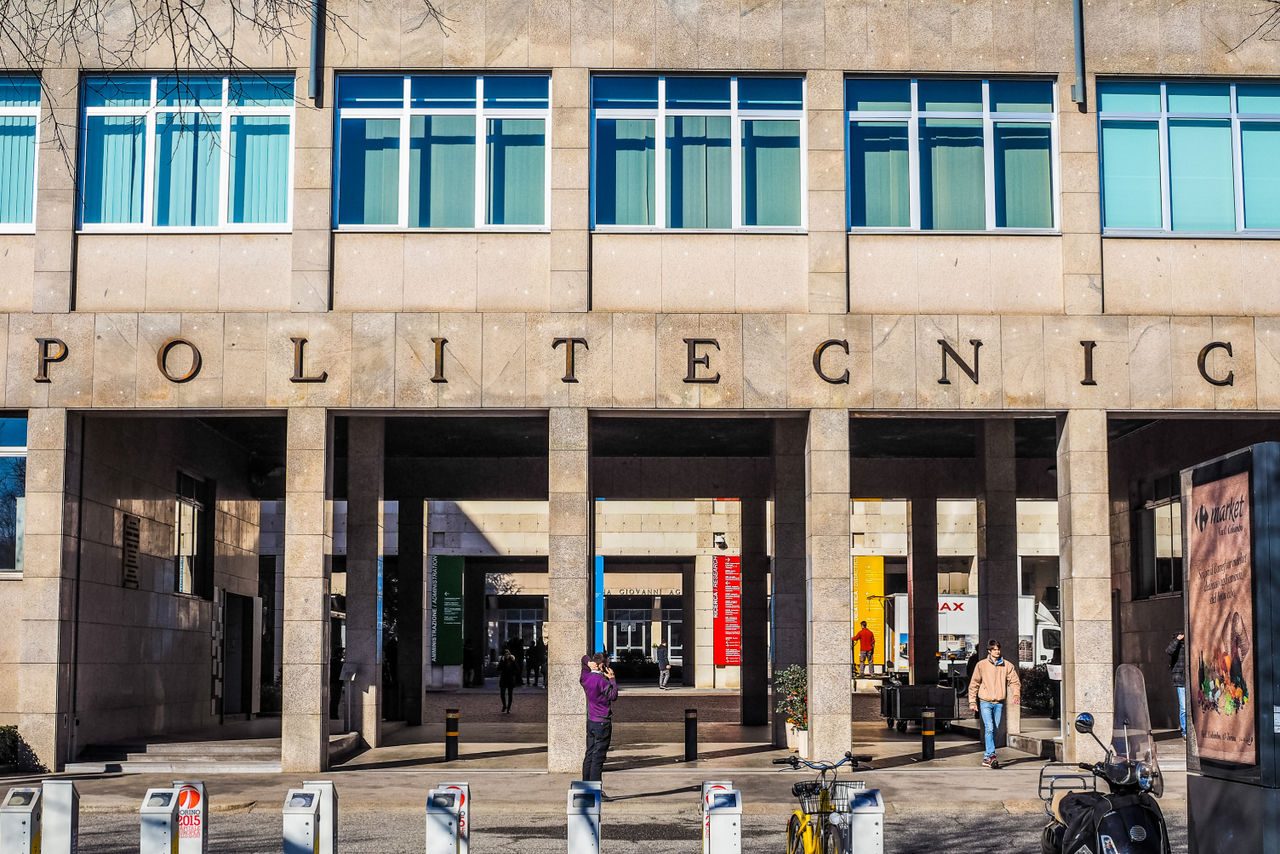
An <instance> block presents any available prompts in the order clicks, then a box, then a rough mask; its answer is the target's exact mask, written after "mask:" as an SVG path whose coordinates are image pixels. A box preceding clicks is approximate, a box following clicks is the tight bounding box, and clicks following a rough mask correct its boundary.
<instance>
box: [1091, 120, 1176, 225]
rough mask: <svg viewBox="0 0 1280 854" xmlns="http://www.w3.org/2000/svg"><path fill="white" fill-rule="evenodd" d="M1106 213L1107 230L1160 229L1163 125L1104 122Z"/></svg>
mask: <svg viewBox="0 0 1280 854" xmlns="http://www.w3.org/2000/svg"><path fill="white" fill-rule="evenodd" d="M1102 214H1103V220H1104V223H1103V224H1104V225H1105V226H1106V227H1107V228H1160V227H1161V226H1162V224H1163V219H1164V218H1163V214H1162V213H1161V202H1160V126H1159V125H1158V124H1156V123H1155V122H1112V121H1109V122H1103V124H1102Z"/></svg>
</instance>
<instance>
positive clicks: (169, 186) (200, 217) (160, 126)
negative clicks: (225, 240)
mask: <svg viewBox="0 0 1280 854" xmlns="http://www.w3.org/2000/svg"><path fill="white" fill-rule="evenodd" d="M220 126H221V123H220V120H219V118H218V116H206V115H202V114H199V113H160V114H159V115H157V116H156V152H155V157H156V163H155V202H154V219H155V225H169V226H174V225H177V226H197V225H217V224H218V168H219V162H218V161H219V150H218V145H219V143H218V135H219V130H220Z"/></svg>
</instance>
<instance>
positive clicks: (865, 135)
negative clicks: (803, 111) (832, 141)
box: [849, 122, 911, 228]
mask: <svg viewBox="0 0 1280 854" xmlns="http://www.w3.org/2000/svg"><path fill="white" fill-rule="evenodd" d="M907 146H908V140H907V124H906V122H854V123H853V125H852V126H851V127H850V128H849V153H850V166H851V169H852V173H853V182H852V195H851V197H850V200H849V203H850V210H849V215H850V222H851V223H852V224H853V225H854V226H855V227H859V228H863V227H867V228H906V227H908V226H910V225H911V158H910V155H909V152H908V150H907Z"/></svg>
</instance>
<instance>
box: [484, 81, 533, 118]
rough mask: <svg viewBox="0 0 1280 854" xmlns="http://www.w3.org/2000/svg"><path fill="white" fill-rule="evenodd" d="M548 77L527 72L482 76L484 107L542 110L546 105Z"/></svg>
mask: <svg viewBox="0 0 1280 854" xmlns="http://www.w3.org/2000/svg"><path fill="white" fill-rule="evenodd" d="M547 85H548V79H547V78H546V77H540V76H530V75H528V74H522V75H518V76H517V75H513V76H510V77H485V78H484V105H485V106H486V107H504V108H507V109H510V108H513V107H514V108H524V109H529V110H542V109H546V107H547Z"/></svg>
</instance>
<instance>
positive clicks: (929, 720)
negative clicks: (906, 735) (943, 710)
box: [920, 706, 938, 762]
mask: <svg viewBox="0 0 1280 854" xmlns="http://www.w3.org/2000/svg"><path fill="white" fill-rule="evenodd" d="M920 714H921V719H920V758H921V759H922V760H924V761H925V762H928V761H929V760H930V759H932V758H933V737H934V733H935V732H936V727H937V725H938V713H937V711H936V710H935V709H934V708H933V707H932V706H925V707H924V708H923V709H922V710H921V712H920Z"/></svg>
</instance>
